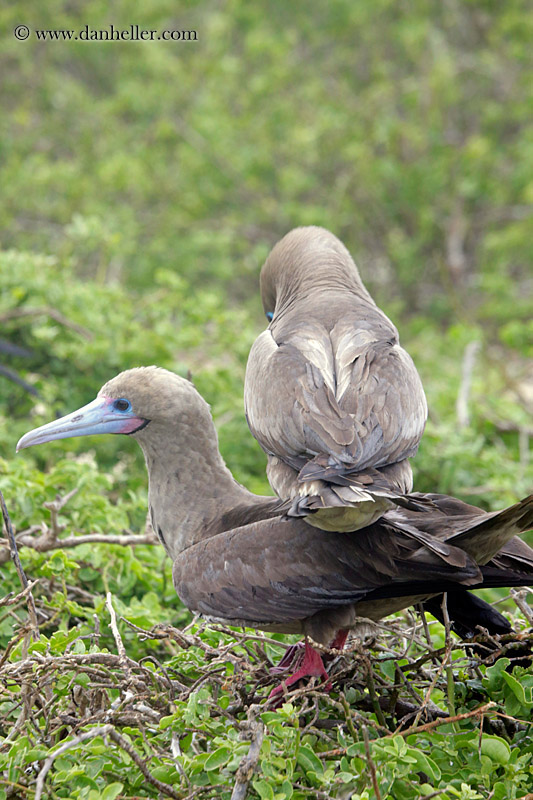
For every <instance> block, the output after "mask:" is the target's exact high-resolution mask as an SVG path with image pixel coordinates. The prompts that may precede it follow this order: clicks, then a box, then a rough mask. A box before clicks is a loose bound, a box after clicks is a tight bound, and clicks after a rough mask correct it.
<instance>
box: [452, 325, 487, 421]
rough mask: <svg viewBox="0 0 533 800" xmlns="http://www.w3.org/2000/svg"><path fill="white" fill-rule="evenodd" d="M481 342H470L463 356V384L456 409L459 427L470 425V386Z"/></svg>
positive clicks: (460, 387)
mask: <svg viewBox="0 0 533 800" xmlns="http://www.w3.org/2000/svg"><path fill="white" fill-rule="evenodd" d="M480 347H481V344H480V343H479V342H478V341H473V342H469V343H468V344H467V346H466V347H465V352H464V356H463V368H462V372H461V385H460V386H459V392H458V394H457V401H456V404H455V410H456V414H457V424H458V426H459V428H467V427H468V426H469V425H470V413H469V411H468V401H469V398H470V386H471V384H472V372H473V371H474V366H475V363H476V356H477V354H478V352H479V349H480Z"/></svg>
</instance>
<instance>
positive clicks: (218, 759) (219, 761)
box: [204, 747, 231, 771]
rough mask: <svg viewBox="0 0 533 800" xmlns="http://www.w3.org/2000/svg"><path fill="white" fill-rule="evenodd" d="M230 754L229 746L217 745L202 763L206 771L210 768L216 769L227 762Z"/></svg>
mask: <svg viewBox="0 0 533 800" xmlns="http://www.w3.org/2000/svg"><path fill="white" fill-rule="evenodd" d="M230 756H231V750H230V749H229V747H219V748H217V750H214V751H213V752H212V753H211V754H210V755H209V758H208V759H207V761H206V762H205V764H204V769H206V770H208V771H209V770H211V769H218V768H219V767H222V766H224V764H227V762H228V761H229V759H230Z"/></svg>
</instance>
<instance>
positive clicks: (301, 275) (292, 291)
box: [259, 225, 366, 321]
mask: <svg viewBox="0 0 533 800" xmlns="http://www.w3.org/2000/svg"><path fill="white" fill-rule="evenodd" d="M259 281H260V287H261V300H262V302H263V308H264V311H265V314H266V317H267V319H268V320H269V321H271V320H272V317H273V316H274V315H275V314H277V313H279V311H280V309H282V308H283V307H284V306H285V305H286V304H287V303H290V302H291V301H293V300H295V299H296V298H298V297H301V296H302V294H306V293H308V292H310V291H313V290H314V289H318V290H321V289H323V288H331V287H333V286H337V287H338V288H342V289H347V288H355V289H356V290H357V291H358V292H360V291H361V290H362V291H364V292H366V290H365V289H364V287H363V284H362V282H361V278H360V276H359V272H358V270H357V267H356V266H355V264H354V261H353V259H352V257H351V255H350V253H349V252H348V250H347V249H346V247H345V246H344V245H343V243H342V242H341V241H340V239H338V238H337V237H336V236H335V235H334V234H333V233H331V232H330V231H328V230H326V229H325V228H319V227H316V226H313V225H311V226H308V227H304V228H294V229H293V230H292V231H289V233H287V234H286V235H285V236H284V237H283V239H280V241H279V242H278V243H277V244H276V245H275V246H274V247H273V248H272V250H271V252H270V253H269V255H268V257H267V259H266V261H265V263H264V265H263V268H262V269H261V275H260V279H259Z"/></svg>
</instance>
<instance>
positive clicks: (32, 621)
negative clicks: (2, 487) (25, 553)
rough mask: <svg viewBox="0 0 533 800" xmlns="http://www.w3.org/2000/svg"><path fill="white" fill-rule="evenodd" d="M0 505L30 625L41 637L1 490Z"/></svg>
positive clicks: (33, 603)
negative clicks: (25, 596) (25, 599)
mask: <svg viewBox="0 0 533 800" xmlns="http://www.w3.org/2000/svg"><path fill="white" fill-rule="evenodd" d="M0 505H1V506H2V516H3V518H4V527H5V530H6V533H7V538H8V541H9V549H10V551H11V558H12V559H13V563H14V564H15V567H16V570H17V573H18V576H19V578H20V582H21V584H22V588H23V589H24V590H27V604H28V616H29V618H30V625H31V628H32V633H33V637H34V638H35V639H38V638H39V624H38V622H37V609H36V608H35V600H34V599H33V595H32V593H31V587H30V588H29V589H28V585H29V584H28V579H27V577H26V574H25V572H24V570H23V568H22V564H21V563H20V557H19V552H18V548H17V542H16V540H15V534H14V533H13V526H12V525H11V519H10V517H9V512H8V510H7V506H6V502H5V500H4V495H3V494H2V492H0Z"/></svg>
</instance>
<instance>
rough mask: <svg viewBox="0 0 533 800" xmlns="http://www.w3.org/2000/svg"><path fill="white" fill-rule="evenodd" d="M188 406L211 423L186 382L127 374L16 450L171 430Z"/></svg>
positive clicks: (142, 370)
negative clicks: (80, 438) (149, 427)
mask: <svg viewBox="0 0 533 800" xmlns="http://www.w3.org/2000/svg"><path fill="white" fill-rule="evenodd" d="M191 406H192V407H194V415H195V416H197V415H199V416H201V417H203V416H204V415H205V420H204V421H207V420H208V419H209V420H210V415H209V406H208V405H207V403H206V402H205V401H204V400H203V399H202V398H201V397H200V395H199V394H198V392H197V391H196V389H195V388H194V386H193V385H192V383H190V381H187V380H185V379H184V378H180V377H179V376H178V375H175V374H174V373H173V372H169V371H168V370H166V369H161V368H160V367H137V368H135V369H129V370H126V372H121V373H120V374H119V375H117V376H116V377H115V378H112V379H111V380H110V381H108V382H107V383H106V384H105V385H104V386H102V388H101V389H100V391H99V392H98V396H97V397H96V399H95V400H93V401H92V402H91V403H88V405H86V406H83V408H80V409H78V411H74V412H72V413H71V414H67V416H65V417H61V418H60V419H57V420H54V421H53V422H49V423H48V424H47V425H42V426H41V427H40V428H36V429H35V430H33V431H30V432H29V433H26V434H25V435H24V436H23V437H22V439H21V440H20V441H19V443H18V445H17V450H22V449H23V448H25V447H31V445H34V444H42V443H43V442H50V441H52V440H54V439H66V438H69V437H72V436H89V435H91V434H95V433H125V434H135V433H138V432H140V431H141V430H143V429H144V428H146V426H147V425H149V424H150V423H153V424H154V425H158V424H161V425H162V426H163V428H166V429H170V428H171V427H173V426H175V425H176V423H177V422H179V420H180V417H181V416H183V415H186V416H188V415H189V414H188V412H190V409H191Z"/></svg>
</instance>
